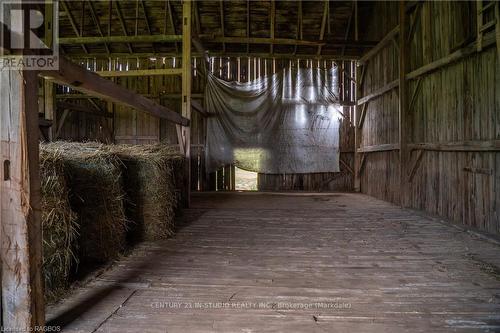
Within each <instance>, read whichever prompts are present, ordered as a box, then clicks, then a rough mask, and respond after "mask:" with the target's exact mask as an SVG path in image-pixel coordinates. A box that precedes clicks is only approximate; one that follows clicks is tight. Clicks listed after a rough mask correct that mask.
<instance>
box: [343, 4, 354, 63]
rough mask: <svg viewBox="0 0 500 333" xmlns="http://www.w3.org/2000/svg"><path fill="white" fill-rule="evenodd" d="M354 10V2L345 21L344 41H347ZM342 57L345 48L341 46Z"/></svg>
mask: <svg viewBox="0 0 500 333" xmlns="http://www.w3.org/2000/svg"><path fill="white" fill-rule="evenodd" d="M354 10H355V4H354V2H353V3H352V6H351V12H350V13H349V19H348V20H347V26H346V28H345V35H344V40H347V38H349V32H350V31H351V24H352V17H353V15H354ZM341 53H342V55H344V53H345V46H342V51H341Z"/></svg>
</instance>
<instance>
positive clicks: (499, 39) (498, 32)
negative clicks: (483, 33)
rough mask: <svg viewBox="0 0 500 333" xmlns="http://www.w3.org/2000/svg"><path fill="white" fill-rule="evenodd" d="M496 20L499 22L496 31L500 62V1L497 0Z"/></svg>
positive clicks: (499, 61)
mask: <svg viewBox="0 0 500 333" xmlns="http://www.w3.org/2000/svg"><path fill="white" fill-rule="evenodd" d="M495 20H496V22H497V24H496V26H495V31H496V43H497V55H498V59H497V61H498V63H500V3H499V1H495Z"/></svg>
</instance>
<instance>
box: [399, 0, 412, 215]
mask: <svg viewBox="0 0 500 333" xmlns="http://www.w3.org/2000/svg"><path fill="white" fill-rule="evenodd" d="M406 20H407V17H406V7H405V1H404V0H400V2H399V177H400V182H399V187H400V192H399V193H400V195H399V198H400V204H401V206H405V205H407V199H408V197H407V194H408V191H407V186H408V185H409V184H408V181H407V177H406V164H407V159H408V149H407V142H408V135H409V134H410V133H409V132H408V131H407V124H408V121H407V88H406V77H405V76H406V71H407V68H408V55H409V54H408V45H409V44H408V43H407V40H406Z"/></svg>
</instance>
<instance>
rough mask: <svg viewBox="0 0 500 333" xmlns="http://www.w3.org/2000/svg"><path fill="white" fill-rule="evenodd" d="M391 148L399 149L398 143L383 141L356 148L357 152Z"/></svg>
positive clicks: (388, 149)
mask: <svg viewBox="0 0 500 333" xmlns="http://www.w3.org/2000/svg"><path fill="white" fill-rule="evenodd" d="M392 150H399V143H385V144H381V145H373V146H364V147H360V148H358V149H357V151H358V152H359V153H376V152H381V151H392Z"/></svg>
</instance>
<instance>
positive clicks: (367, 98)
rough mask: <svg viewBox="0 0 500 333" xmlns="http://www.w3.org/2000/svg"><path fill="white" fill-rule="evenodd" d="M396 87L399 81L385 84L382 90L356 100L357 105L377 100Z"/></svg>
mask: <svg viewBox="0 0 500 333" xmlns="http://www.w3.org/2000/svg"><path fill="white" fill-rule="evenodd" d="M398 86H399V79H398V80H394V81H392V82H391V83H389V84H386V85H385V86H383V87H382V88H380V89H377V90H375V91H374V92H372V93H371V94H368V95H366V96H364V97H361V98H360V99H358V105H362V104H365V103H367V102H369V101H371V100H372V99H374V98H377V97H378V96H380V95H383V94H385V93H387V92H388V91H391V90H392V89H394V88H396V87H398Z"/></svg>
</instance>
